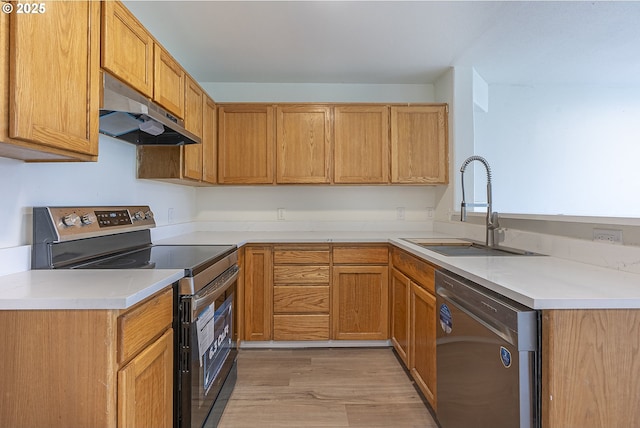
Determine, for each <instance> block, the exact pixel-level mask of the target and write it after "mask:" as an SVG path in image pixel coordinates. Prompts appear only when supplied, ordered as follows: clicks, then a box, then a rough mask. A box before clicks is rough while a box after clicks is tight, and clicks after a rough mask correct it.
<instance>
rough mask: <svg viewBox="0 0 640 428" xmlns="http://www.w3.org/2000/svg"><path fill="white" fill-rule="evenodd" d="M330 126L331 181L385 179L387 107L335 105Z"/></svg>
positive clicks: (387, 171)
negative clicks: (333, 133) (331, 151)
mask: <svg viewBox="0 0 640 428" xmlns="http://www.w3.org/2000/svg"><path fill="white" fill-rule="evenodd" d="M334 129H335V137H334V146H335V148H334V157H333V159H334V174H333V182H334V183H341V184H365V183H366V184H386V183H388V182H389V107H387V106H380V105H372V106H337V107H335V109H334Z"/></svg>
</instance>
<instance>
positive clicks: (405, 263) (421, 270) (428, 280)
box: [391, 248, 435, 294]
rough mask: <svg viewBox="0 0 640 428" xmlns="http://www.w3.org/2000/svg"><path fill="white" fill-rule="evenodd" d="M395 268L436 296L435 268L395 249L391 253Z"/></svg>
mask: <svg viewBox="0 0 640 428" xmlns="http://www.w3.org/2000/svg"><path fill="white" fill-rule="evenodd" d="M391 259H392V263H393V267H395V268H396V269H398V270H399V271H400V272H402V273H404V274H405V275H407V276H408V277H409V278H411V279H413V280H414V281H415V282H417V283H418V284H420V285H421V286H422V287H423V288H425V289H426V290H427V291H429V292H430V293H431V294H435V268H434V267H433V265H431V264H429V263H427V262H425V261H422V260H420V259H418V258H417V257H414V256H412V255H410V254H408V253H405V252H404V251H401V250H398V249H396V248H394V249H393V251H392V253H391Z"/></svg>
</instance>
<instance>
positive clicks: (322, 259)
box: [273, 247, 329, 265]
mask: <svg viewBox="0 0 640 428" xmlns="http://www.w3.org/2000/svg"><path fill="white" fill-rule="evenodd" d="M273 263H274V264H298V265H302V264H329V247H326V248H314V249H300V248H282V247H276V248H275V250H274V252H273Z"/></svg>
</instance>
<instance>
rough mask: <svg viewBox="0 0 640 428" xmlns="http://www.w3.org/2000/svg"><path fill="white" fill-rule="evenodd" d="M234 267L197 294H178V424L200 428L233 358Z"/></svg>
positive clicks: (233, 360) (231, 364)
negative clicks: (179, 323)
mask: <svg viewBox="0 0 640 428" xmlns="http://www.w3.org/2000/svg"><path fill="white" fill-rule="evenodd" d="M237 277H238V267H237V266H233V267H231V268H229V269H228V270H227V271H225V272H224V273H223V274H221V275H220V276H219V277H218V278H216V279H215V280H214V281H212V282H211V283H210V284H209V285H207V286H206V287H205V288H203V289H202V290H200V291H199V292H198V293H197V294H194V295H192V296H182V297H181V298H180V299H181V304H180V306H181V308H180V309H181V314H180V317H181V320H182V321H181V323H182V326H181V329H180V330H181V334H180V340H179V342H180V343H179V345H178V346H179V355H180V357H179V358H180V361H179V366H180V367H179V376H180V381H179V385H180V391H179V407H180V408H179V410H178V412H179V415H180V416H179V418H180V427H182V428H201V427H202V426H203V425H204V423H205V421H206V420H207V417H208V415H209V413H210V411H211V409H212V407H213V406H214V404H215V402H216V399H217V398H218V396H219V395H220V391H221V390H222V387H223V385H224V382H225V380H226V379H227V377H228V376H229V373H230V372H231V369H232V368H233V365H234V362H235V360H236V355H237V350H236V347H235V342H234V340H233V338H234V336H235V335H234V323H233V319H234V311H235V302H234V299H235V296H236V286H237Z"/></svg>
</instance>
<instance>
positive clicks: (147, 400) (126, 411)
mask: <svg viewBox="0 0 640 428" xmlns="http://www.w3.org/2000/svg"><path fill="white" fill-rule="evenodd" d="M172 402H173V330H168V331H167V332H166V333H165V334H163V335H162V336H161V337H160V338H159V339H158V340H156V341H155V342H154V343H153V344H152V345H150V346H149V347H147V348H146V349H145V350H144V351H142V352H140V354H139V355H137V356H136V357H135V358H134V359H133V360H131V362H129V363H128V364H127V365H126V366H124V367H123V368H122V369H121V370H120V371H119V372H118V427H119V428H129V427H130V428H144V427H148V428H154V427H167V428H169V427H171V426H172V424H173V411H172V408H171V406H166V405H158V404H159V403H165V404H167V403H172Z"/></svg>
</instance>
